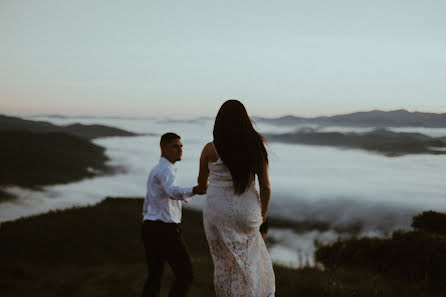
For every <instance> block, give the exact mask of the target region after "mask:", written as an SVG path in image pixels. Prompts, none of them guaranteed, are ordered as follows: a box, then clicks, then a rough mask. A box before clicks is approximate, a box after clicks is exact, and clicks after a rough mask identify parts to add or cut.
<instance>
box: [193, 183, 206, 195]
mask: <svg viewBox="0 0 446 297" xmlns="http://www.w3.org/2000/svg"><path fill="white" fill-rule="evenodd" d="M192 192H193V193H194V194H195V195H204V194H206V189H203V188H200V186H198V185H197V186H195V187H193V189H192Z"/></svg>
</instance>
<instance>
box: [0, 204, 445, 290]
mask: <svg viewBox="0 0 446 297" xmlns="http://www.w3.org/2000/svg"><path fill="white" fill-rule="evenodd" d="M141 209H142V199H129V198H121V199H116V198H107V199H106V200H104V201H103V202H101V203H99V204H97V205H95V206H91V207H80V208H72V209H68V210H63V211H55V212H50V213H47V214H43V215H38V216H34V217H28V218H24V219H19V220H16V221H13V222H7V223H3V224H2V225H0V242H1V245H0V263H2V265H1V270H0V296H3V297H10V296H20V297H26V296H30V297H31V296H32V297H38V296H65V297H70V296H79V297H90V296H101V297H102V296H126V297H132V296H135V297H136V296H140V295H141V289H142V286H143V282H144V279H145V277H146V268H145V264H144V263H145V259H144V251H143V246H142V242H141V240H140V227H141ZM182 227H183V230H184V237H185V239H186V241H187V244H188V246H189V249H190V252H191V255H192V261H193V266H194V271H195V281H194V284H193V287H192V291H191V292H190V294H189V296H191V297H200V296H203V297H212V296H215V294H214V292H213V283H212V270H213V268H212V260H211V257H210V255H209V250H208V246H207V242H206V239H205V235H204V232H203V224H202V214H201V213H200V212H198V211H193V210H188V209H185V210H184V212H183V223H182ZM274 270H275V274H276V285H277V292H276V296H279V297H283V296H290V297H294V296H302V297H305V296H309V297H310V296H311V297H318V296H328V297H335V296H339V297H341V296H343V297H344V296H367V297H368V296H414V297H415V296H417V297H419V296H442V295H441V294H440V293H439V292H438V291H433V289H430V288H429V287H428V286H427V285H426V284H425V283H424V282H408V281H405V280H402V279H399V278H392V277H388V276H384V275H380V274H379V273H375V272H368V271H366V270H364V269H361V268H359V269H356V268H351V269H345V268H339V269H330V270H320V269H316V268H304V269H299V270H294V269H290V268H285V267H280V266H275V267H274ZM166 272H167V274H166V277H165V280H164V282H163V288H162V295H161V296H163V297H164V296H167V290H168V287H169V284H170V282H171V281H172V273H171V272H170V270H169V269H166Z"/></svg>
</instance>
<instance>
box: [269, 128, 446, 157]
mask: <svg viewBox="0 0 446 297" xmlns="http://www.w3.org/2000/svg"><path fill="white" fill-rule="evenodd" d="M265 137H266V138H267V139H268V140H269V141H273V142H274V141H275V142H284V143H295V144H308V145H324V146H336V147H344V148H355V149H363V150H368V151H374V152H377V153H381V154H384V155H386V156H389V157H391V156H392V157H394V156H401V155H406V154H421V153H427V154H446V137H439V138H434V137H429V136H426V135H424V134H420V133H404V132H399V133H398V132H392V131H388V130H385V129H376V130H374V131H372V132H368V133H353V132H352V133H340V132H319V131H317V130H314V129H311V128H306V129H301V130H299V131H296V132H291V133H284V134H265Z"/></svg>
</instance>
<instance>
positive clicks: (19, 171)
mask: <svg viewBox="0 0 446 297" xmlns="http://www.w3.org/2000/svg"><path fill="white" fill-rule="evenodd" d="M0 141H1V143H2V145H1V146H0V201H1V200H2V197H3V198H8V197H7V194H6V193H5V192H3V191H1V190H2V189H1V187H4V186H10V185H16V186H20V187H25V188H39V187H40V186H45V185H53V184H61V183H68V182H74V181H78V180H81V179H83V178H88V177H94V176H96V175H101V174H105V173H109V172H112V171H113V169H112V168H111V167H109V166H108V165H106V161H107V160H108V158H107V156H106V155H105V149H104V148H103V147H101V146H99V145H96V144H93V143H91V142H90V140H88V139H85V138H81V137H77V136H73V135H70V134H66V133H60V132H52V133H39V134H37V133H32V132H29V131H0ZM9 198H11V197H9Z"/></svg>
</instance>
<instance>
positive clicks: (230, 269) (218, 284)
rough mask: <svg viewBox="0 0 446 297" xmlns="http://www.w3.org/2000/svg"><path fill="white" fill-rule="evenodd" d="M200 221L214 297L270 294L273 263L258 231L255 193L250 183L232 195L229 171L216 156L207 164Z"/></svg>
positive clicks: (259, 218)
mask: <svg viewBox="0 0 446 297" xmlns="http://www.w3.org/2000/svg"><path fill="white" fill-rule="evenodd" d="M203 222H204V229H205V232H206V237H207V240H208V243H209V248H210V251H211V255H212V259H213V261H214V287H215V292H216V295H217V297H274V293H275V277H274V271H273V266H272V263H271V259H270V257H269V254H268V250H267V249H266V245H265V242H264V240H263V238H262V236H261V234H260V232H259V227H260V225H261V223H262V215H261V208H260V199H259V195H258V194H257V191H256V189H255V185H254V184H253V185H251V187H250V188H249V190H248V191H246V192H245V193H243V194H242V195H240V196H236V195H235V194H234V190H233V183H232V177H231V173H230V172H229V170H228V169H227V167H226V166H225V165H224V164H223V162H222V161H221V160H220V159H218V160H217V162H215V163H209V186H208V190H207V195H206V203H205V206H204V209H203Z"/></svg>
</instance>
